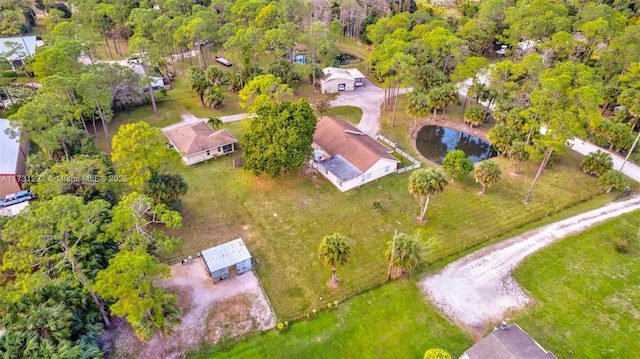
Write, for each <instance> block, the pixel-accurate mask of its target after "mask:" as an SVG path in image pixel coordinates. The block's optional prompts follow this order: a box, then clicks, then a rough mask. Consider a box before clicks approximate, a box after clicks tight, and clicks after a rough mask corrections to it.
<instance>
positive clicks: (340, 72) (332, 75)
mask: <svg viewBox="0 0 640 359" xmlns="http://www.w3.org/2000/svg"><path fill="white" fill-rule="evenodd" d="M356 71H357V70H356ZM322 73H323V74H324V76H322V78H321V80H322V81H331V80H335V79H341V80H351V81H353V77H352V76H351V75H350V74H349V72H348V71H347V70H345V69H341V68H337V67H325V68H324V69H322Z"/></svg>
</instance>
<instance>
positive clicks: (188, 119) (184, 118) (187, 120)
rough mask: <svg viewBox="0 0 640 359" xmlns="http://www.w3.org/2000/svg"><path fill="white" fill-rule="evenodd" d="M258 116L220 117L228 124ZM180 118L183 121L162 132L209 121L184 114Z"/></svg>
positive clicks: (242, 114)
mask: <svg viewBox="0 0 640 359" xmlns="http://www.w3.org/2000/svg"><path fill="white" fill-rule="evenodd" d="M256 116H257V115H256V114H253V115H247V114H246V113H240V114H237V115H229V116H222V117H220V119H221V120H222V122H224V123H227V122H233V121H240V120H243V119H245V118H254V117H256ZM180 117H181V118H182V120H181V121H180V122H178V123H174V124H173V125H169V126H166V127H163V128H162V131H168V130H173V129H174V128H178V127H182V126H186V125H190V124H192V123H196V122H200V121H203V122H207V121H208V120H209V119H208V118H202V117H196V116H194V115H193V114H191V113H185V114H182V115H180Z"/></svg>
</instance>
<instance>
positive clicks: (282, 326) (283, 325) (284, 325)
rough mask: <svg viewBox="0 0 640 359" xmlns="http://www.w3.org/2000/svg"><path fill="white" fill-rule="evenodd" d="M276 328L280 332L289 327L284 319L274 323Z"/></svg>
mask: <svg viewBox="0 0 640 359" xmlns="http://www.w3.org/2000/svg"><path fill="white" fill-rule="evenodd" d="M276 329H278V331H280V332H284V331H285V330H287V329H289V321H288V320H285V321H284V322H278V324H276Z"/></svg>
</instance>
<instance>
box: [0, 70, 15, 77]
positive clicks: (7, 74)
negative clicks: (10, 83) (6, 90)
mask: <svg viewBox="0 0 640 359" xmlns="http://www.w3.org/2000/svg"><path fill="white" fill-rule="evenodd" d="M2 77H7V78H9V77H11V78H13V77H18V73H17V72H15V71H2Z"/></svg>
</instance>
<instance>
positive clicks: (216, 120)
mask: <svg viewBox="0 0 640 359" xmlns="http://www.w3.org/2000/svg"><path fill="white" fill-rule="evenodd" d="M223 124H224V122H222V120H221V119H220V117H217V116H209V119H208V120H207V125H209V127H211V128H212V129H213V130H214V131H217V130H218V129H219V128H220V127H222V125H223Z"/></svg>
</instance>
